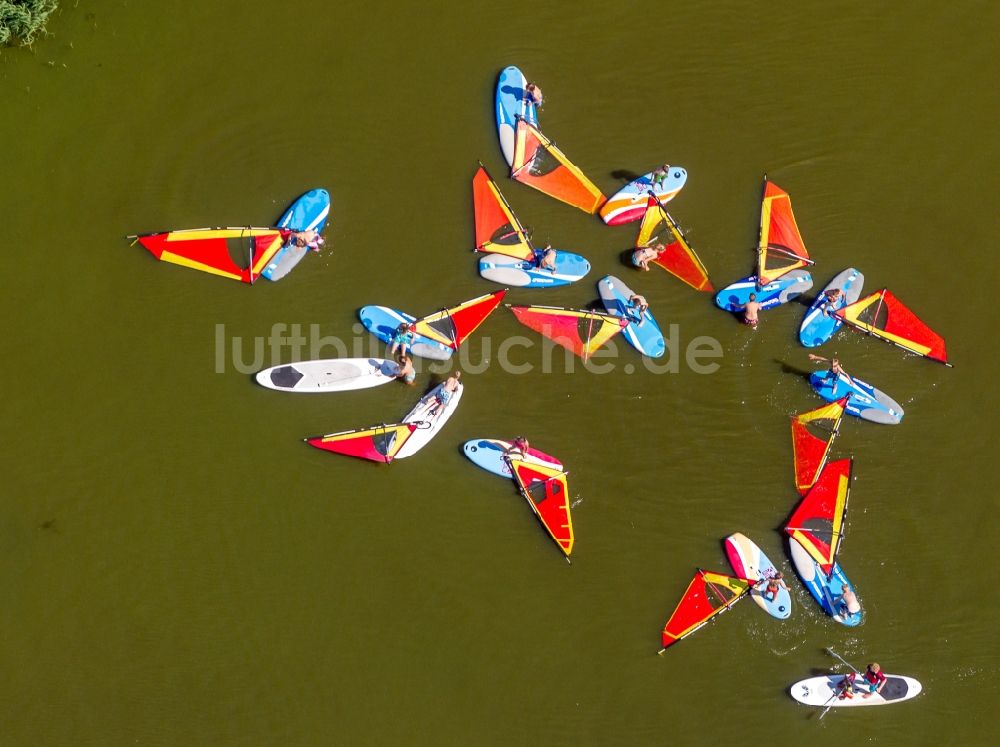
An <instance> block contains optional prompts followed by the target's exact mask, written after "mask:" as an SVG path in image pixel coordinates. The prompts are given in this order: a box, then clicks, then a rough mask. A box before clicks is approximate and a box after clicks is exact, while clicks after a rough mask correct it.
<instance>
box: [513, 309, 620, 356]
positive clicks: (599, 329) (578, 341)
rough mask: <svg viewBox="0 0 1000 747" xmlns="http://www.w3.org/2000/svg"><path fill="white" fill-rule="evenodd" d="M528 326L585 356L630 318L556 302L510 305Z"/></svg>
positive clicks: (519, 319) (615, 333) (598, 346)
mask: <svg viewBox="0 0 1000 747" xmlns="http://www.w3.org/2000/svg"><path fill="white" fill-rule="evenodd" d="M510 310H511V311H512V312H513V313H514V316H516V317H517V320H518V321H519V322H521V324H523V325H524V326H525V327H530V328H531V329H533V330H535V331H536V332H539V333H541V334H542V335H544V336H545V337H548V338H549V339H550V340H552V341H553V342H555V343H556V344H558V345H562V346H563V347H564V348H566V349H567V350H570V351H572V352H573V353H575V354H576V355H578V356H580V357H581V358H583V359H584V360H587V359H588V358H590V356H591V355H593V354H594V351H596V350H597V349H598V348H600V347H601V346H602V345H603V344H604V343H606V342H607V341H608V340H610V339H611V338H612V337H614V336H615V335H617V334H618V333H619V332H621V331H622V330H623V329H625V327H627V326H628V324H629V322H628V319H624V318H622V317H618V316H612V315H611V314H604V313H601V312H599V311H582V310H578V309H562V308H557V307H555V306H511V307H510Z"/></svg>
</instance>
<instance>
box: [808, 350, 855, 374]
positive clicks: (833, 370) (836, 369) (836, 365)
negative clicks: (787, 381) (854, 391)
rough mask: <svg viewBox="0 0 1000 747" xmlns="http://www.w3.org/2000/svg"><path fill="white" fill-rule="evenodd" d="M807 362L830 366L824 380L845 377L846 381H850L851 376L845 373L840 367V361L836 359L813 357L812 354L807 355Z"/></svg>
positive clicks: (820, 356)
mask: <svg viewBox="0 0 1000 747" xmlns="http://www.w3.org/2000/svg"><path fill="white" fill-rule="evenodd" d="M809 360H811V361H825V362H827V363H829V364H830V370H829V371H827V373H826V378H828V379H835V378H837V377H838V376H845V377H847V380H848V381H850V380H851V375H850V374H849V373H847V371H845V370H844V369H843V367H842V366H841V365H840V359H839V358H837V357H833V358H824V357H823V356H822V355H815V354H814V353H809Z"/></svg>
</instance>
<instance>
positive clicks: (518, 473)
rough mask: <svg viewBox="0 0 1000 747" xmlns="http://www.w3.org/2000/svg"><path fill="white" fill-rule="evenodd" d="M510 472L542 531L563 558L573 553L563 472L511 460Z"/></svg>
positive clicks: (532, 462)
mask: <svg viewBox="0 0 1000 747" xmlns="http://www.w3.org/2000/svg"><path fill="white" fill-rule="evenodd" d="M510 466H511V471H512V472H513V473H514V479H515V480H517V486H518V487H519V488H520V489H521V494H522V495H523V496H524V497H525V498H526V499H527V501H528V503H529V504H530V505H531V509H532V510H533V511H534V512H535V515H536V516H537V517H538V519H539V521H541V522H542V526H544V527H545V531H547V532H548V533H549V535H551V537H552V539H554V540H555V541H556V544H557V545H559V549H560V550H562V551H563V552H564V553H565V554H566V557H569V554H570V553H571V552H573V540H574V537H573V519H572V517H571V516H570V512H569V485H568V484H567V482H566V474H567V473H566V472H563V471H562V470H561V469H557V468H555V467H548V466H546V465H544V464H539V463H538V462H537V461H531V462H526V461H523V460H522V459H518V458H517V457H510Z"/></svg>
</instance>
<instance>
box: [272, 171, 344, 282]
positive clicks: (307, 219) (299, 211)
mask: <svg viewBox="0 0 1000 747" xmlns="http://www.w3.org/2000/svg"><path fill="white" fill-rule="evenodd" d="M329 215H330V193H329V192H327V191H326V190H325V189H312V190H310V191H308V192H306V193H305V194H304V195H302V196H301V197H299V198H298V199H297V200H296V201H295V202H293V203H292V204H291V206H289V208H288V210H286V211H285V214H284V215H282V216H281V218H279V219H278V226H277V227H278V228H287V229H290V230H292V231H308V230H309V229H313V230H315V231H316V232H317V233H322V232H323V229H324V228H325V227H326V219H327V218H328V217H329ZM308 253H309V247H305V246H295V245H294V244H291V243H288V244H285V245H284V246H283V247H281V249H280V250H279V251H278V253H277V254H275V255H274V257H273V259H271V261H270V262H269V263H268V264H267V267H265V268H264V271H263V272H261V276H262V277H265V278H267V279H268V280H274V281H277V280H281V278H283V277H285V275H287V274H288V273H290V272H291V271H292V270H293V269H295V266H296V265H297V264H298V263H299V262H301V261H302V258H303V257H305V256H306V254H308Z"/></svg>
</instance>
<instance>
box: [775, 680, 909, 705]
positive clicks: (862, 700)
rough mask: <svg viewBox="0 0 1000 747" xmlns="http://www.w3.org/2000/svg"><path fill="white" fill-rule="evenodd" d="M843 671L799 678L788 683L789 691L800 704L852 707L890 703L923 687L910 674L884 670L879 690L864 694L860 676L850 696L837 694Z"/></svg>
mask: <svg viewBox="0 0 1000 747" xmlns="http://www.w3.org/2000/svg"><path fill="white" fill-rule="evenodd" d="M844 677H845V675H843V674H828V675H826V676H824V677H810V678H809V679H807V680H801V681H800V682H796V683H795V684H794V685H792V687H791V689H790V690H789V693H790V694H791V696H792V697H793V698H795V700H797V701H798V702H799V703H802V704H803V705H808V706H819V707H823V708H825V707H826V706H834V707H843V708H853V707H855V706H876V705H888V704H890V703H900V702H902V701H904V700H910V699H911V698H915V697H917V696H918V695H920V691H921V690H923V685H921V684H920V683H919V682H918V681H917V680H915V679H913V678H912V677H904V676H903V675H899V674H887V675H886V676H885V678H886V682H885V685H884V686H883V687H882V691H881V692H878V693H872V694H871V696H870V697H867V698H866V697H864V696H865V694H866V693H867V692H868V688H867V686H865V685H863V684H859V683H861V677H858V678H857V681H856V683H855V686H854V690H853V691H852V695H853V697H850V698H848V697H844V698H841V697H839V695H840V691H839V690H838V688H839V687H840V684H841V682H843V680H844Z"/></svg>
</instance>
